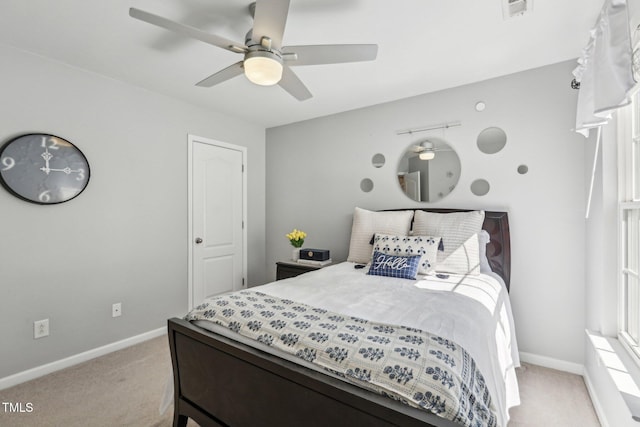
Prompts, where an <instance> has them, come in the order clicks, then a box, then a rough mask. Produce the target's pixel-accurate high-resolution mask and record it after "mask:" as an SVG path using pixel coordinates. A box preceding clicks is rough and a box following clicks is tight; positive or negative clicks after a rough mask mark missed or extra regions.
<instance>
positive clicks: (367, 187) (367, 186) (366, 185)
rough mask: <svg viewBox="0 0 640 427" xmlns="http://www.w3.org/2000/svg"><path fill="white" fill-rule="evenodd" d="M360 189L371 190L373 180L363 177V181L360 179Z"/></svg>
mask: <svg viewBox="0 0 640 427" xmlns="http://www.w3.org/2000/svg"><path fill="white" fill-rule="evenodd" d="M360 189H361V190H362V191H364V192H365V193H368V192H370V191H371V190H373V181H371V180H370V179H369V178H365V179H363V180H362V181H360Z"/></svg>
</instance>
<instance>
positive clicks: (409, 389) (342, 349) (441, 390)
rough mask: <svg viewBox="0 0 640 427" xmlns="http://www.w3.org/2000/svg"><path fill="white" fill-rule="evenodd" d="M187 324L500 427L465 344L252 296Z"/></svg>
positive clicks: (232, 299)
mask: <svg viewBox="0 0 640 427" xmlns="http://www.w3.org/2000/svg"><path fill="white" fill-rule="evenodd" d="M186 319H187V320H190V321H194V320H207V321H210V322H213V323H215V324H218V325H221V326H222V327H225V328H228V329H230V330H232V331H233V332H235V333H238V334H241V335H243V336H245V337H247V338H251V339H255V340H257V341H259V342H262V343H263V344H266V345H268V346H271V347H274V348H277V349H279V350H281V351H284V352H286V353H289V354H292V355H295V356H297V357H299V358H301V359H304V360H305V361H307V362H311V363H314V364H316V365H318V366H321V367H322V368H324V369H326V370H329V371H331V372H332V373H334V374H337V375H339V376H341V377H343V378H345V379H346V380H348V381H350V382H353V383H355V384H358V385H360V386H362V387H364V388H367V389H369V390H373V391H375V392H377V393H380V394H382V395H385V396H388V397H390V398H393V399H396V400H400V401H402V402H404V403H406V404H408V405H411V406H414V407H417V408H423V409H426V410H428V411H431V412H433V413H435V414H437V415H439V416H441V417H443V418H446V419H449V420H452V421H454V422H456V423H458V424H460V425H462V426H469V427H481V426H489V427H494V426H497V425H498V422H497V417H496V411H495V407H494V403H493V402H492V399H491V396H490V393H489V391H488V389H487V386H486V384H485V380H484V378H483V376H482V374H481V373H480V371H479V370H478V368H477V366H476V363H475V361H474V360H473V359H472V358H471V356H470V355H469V353H467V351H465V349H464V348H462V347H461V346H460V345H458V344H457V343H455V342H452V341H450V340H448V339H445V338H442V337H439V336H437V335H434V334H432V333H429V332H426V331H423V330H421V329H417V328H411V327H405V326H397V325H387V324H383V323H377V322H372V321H369V320H366V319H362V318H358V317H353V316H347V315H343V314H340V313H335V312H331V311H327V310H325V309H322V308H317V307H311V306H309V305H306V304H302V303H299V302H295V301H292V300H289V299H283V298H278V297H275V296H271V295H268V294H265V293H262V292H255V291H250V290H245V291H240V292H236V293H232V294H227V295H222V296H216V297H212V298H209V299H207V300H205V301H204V302H203V303H202V304H201V305H199V306H198V307H196V308H195V309H194V310H192V311H191V312H190V313H189V314H188V315H187V316H186Z"/></svg>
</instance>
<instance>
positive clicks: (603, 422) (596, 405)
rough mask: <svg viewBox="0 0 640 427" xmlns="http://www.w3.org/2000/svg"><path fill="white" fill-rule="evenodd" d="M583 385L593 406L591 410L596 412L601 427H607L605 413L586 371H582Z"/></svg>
mask: <svg viewBox="0 0 640 427" xmlns="http://www.w3.org/2000/svg"><path fill="white" fill-rule="evenodd" d="M583 378H584V383H585V385H586V386H587V392H588V393H589V397H590V398H591V403H592V404H593V409H594V410H595V411H596V415H597V416H598V421H600V424H601V425H602V427H609V425H610V424H609V423H608V422H607V417H606V415H605V414H606V412H605V411H604V407H603V406H602V402H600V399H598V393H596V390H595V388H594V386H593V381H591V378H590V377H589V371H588V370H587V369H585V370H584V375H583Z"/></svg>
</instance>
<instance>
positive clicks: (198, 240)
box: [196, 237, 202, 245]
mask: <svg viewBox="0 0 640 427" xmlns="http://www.w3.org/2000/svg"><path fill="white" fill-rule="evenodd" d="M200 243H202V239H201V238H200V237H196V244H197V245H199V244H200Z"/></svg>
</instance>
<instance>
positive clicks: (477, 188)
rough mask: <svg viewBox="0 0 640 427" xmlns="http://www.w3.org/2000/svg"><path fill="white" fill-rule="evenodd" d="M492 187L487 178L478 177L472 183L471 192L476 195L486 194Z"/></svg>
mask: <svg viewBox="0 0 640 427" xmlns="http://www.w3.org/2000/svg"><path fill="white" fill-rule="evenodd" d="M490 189H491V186H490V185H489V182H488V181H487V180H486V179H476V180H475V181H473V182H472V183H471V192H472V193H473V194H475V195H476V196H484V195H485V194H487V193H488V192H489V190H490Z"/></svg>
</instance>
